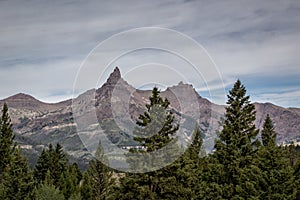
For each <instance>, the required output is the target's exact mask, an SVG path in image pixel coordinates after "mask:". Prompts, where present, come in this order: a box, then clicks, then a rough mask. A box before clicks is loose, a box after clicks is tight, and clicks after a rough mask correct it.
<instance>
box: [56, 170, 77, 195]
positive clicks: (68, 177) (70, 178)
mask: <svg viewBox="0 0 300 200" xmlns="http://www.w3.org/2000/svg"><path fill="white" fill-rule="evenodd" d="M81 179H82V173H81V171H80V170H79V169H78V166H77V164H73V165H69V166H68V168H67V170H66V171H64V173H63V174H61V177H60V180H59V181H60V182H59V186H60V190H61V192H62V193H63V195H64V196H65V198H66V199H69V198H70V197H71V196H73V197H74V198H75V196H80V195H79V194H80V181H81Z"/></svg>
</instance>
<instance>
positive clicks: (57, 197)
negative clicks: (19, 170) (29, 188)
mask: <svg viewBox="0 0 300 200" xmlns="http://www.w3.org/2000/svg"><path fill="white" fill-rule="evenodd" d="M36 200H65V197H64V195H63V194H62V193H61V192H60V191H59V189H58V188H56V187H55V186H54V185H51V184H47V183H42V184H40V186H39V187H38V189H37V191H36Z"/></svg>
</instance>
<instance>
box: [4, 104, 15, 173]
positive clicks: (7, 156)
mask: <svg viewBox="0 0 300 200" xmlns="http://www.w3.org/2000/svg"><path fill="white" fill-rule="evenodd" d="M14 138H15V135H14V133H13V131H12V124H11V120H10V117H9V114H8V107H7V104H6V103H4V105H3V109H2V115H1V118H0V177H1V176H2V175H3V173H4V172H5V170H6V169H5V168H6V167H7V166H9V165H10V163H11V160H12V156H13V154H14V152H15V147H16V144H15V142H14V141H13V140H14Z"/></svg>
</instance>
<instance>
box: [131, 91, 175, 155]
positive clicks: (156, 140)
mask: <svg viewBox="0 0 300 200" xmlns="http://www.w3.org/2000/svg"><path fill="white" fill-rule="evenodd" d="M159 94H160V91H159V90H158V88H156V87H154V88H153V90H152V95H151V96H150V97H149V100H150V104H146V108H147V111H146V112H144V114H143V115H140V116H139V119H138V121H137V123H136V124H137V125H138V126H139V128H137V129H136V130H135V131H134V134H135V135H136V137H134V140H135V141H138V142H140V144H141V145H142V146H144V147H146V148H147V152H152V151H155V150H158V149H161V148H162V147H164V146H165V145H167V144H168V143H170V142H171V140H172V138H171V137H170V136H172V135H174V134H175V132H176V131H177V130H178V126H176V125H174V115H173V113H172V112H170V111H167V108H168V106H169V104H170V102H169V101H168V99H165V100H163V99H162V97H161V96H160V95H159Z"/></svg>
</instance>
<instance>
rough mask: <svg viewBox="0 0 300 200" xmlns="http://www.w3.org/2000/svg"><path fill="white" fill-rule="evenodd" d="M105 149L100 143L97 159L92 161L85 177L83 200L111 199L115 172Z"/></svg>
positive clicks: (82, 189) (82, 192)
mask: <svg viewBox="0 0 300 200" xmlns="http://www.w3.org/2000/svg"><path fill="white" fill-rule="evenodd" d="M107 164H108V161H107V159H106V156H105V155H104V152H103V148H102V145H101V143H100V142H99V145H98V148H97V150H96V153H95V159H94V160H91V161H90V163H89V167H88V169H87V171H86V174H85V175H84V179H83V186H82V188H81V196H82V198H83V199H92V200H100V199H101V200H105V199H111V198H112V197H111V196H112V187H113V185H114V184H115V178H113V171H112V169H110V168H109V167H108V166H107Z"/></svg>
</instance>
